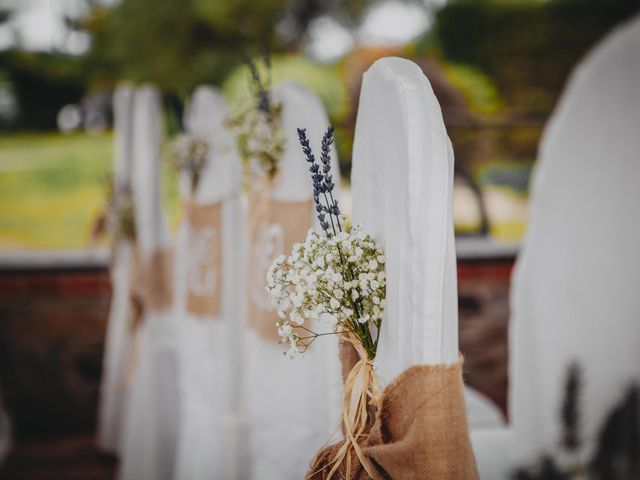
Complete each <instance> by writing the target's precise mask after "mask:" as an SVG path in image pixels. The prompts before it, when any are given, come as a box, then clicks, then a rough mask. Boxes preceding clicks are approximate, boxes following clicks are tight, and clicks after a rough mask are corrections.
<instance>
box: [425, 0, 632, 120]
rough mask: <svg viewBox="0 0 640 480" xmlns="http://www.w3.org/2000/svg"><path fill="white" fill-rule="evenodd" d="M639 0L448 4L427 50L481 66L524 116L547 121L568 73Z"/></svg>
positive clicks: (456, 0) (469, 1) (468, 0)
mask: <svg viewBox="0 0 640 480" xmlns="http://www.w3.org/2000/svg"><path fill="white" fill-rule="evenodd" d="M639 9H640V2H639V1H638V0H607V1H606V2H603V1H601V0H550V1H546V2H542V1H539V0H521V1H515V2H514V1H508V0H451V1H450V2H449V3H448V4H447V5H446V6H445V7H444V8H442V9H441V10H440V11H439V12H438V13H437V16H436V23H435V28H434V30H433V32H432V33H431V35H430V37H429V40H428V41H427V42H426V45H431V46H436V47H438V48H439V49H440V50H441V51H442V53H443V54H444V56H445V57H446V58H447V59H450V60H452V61H455V62H462V63H467V64H470V65H474V66H476V67H478V68H480V69H481V70H482V71H484V72H485V73H487V74H488V75H489V76H490V77H491V78H492V79H493V80H494V81H495V82H496V84H497V86H498V89H499V91H500V93H501V95H502V96H503V99H504V100H506V103H507V104H508V106H510V107H512V109H514V110H515V112H514V113H519V114H520V116H521V117H525V118H529V119H534V120H535V119H537V120H538V121H540V120H544V119H545V118H546V116H547V114H548V113H549V112H550V110H551V108H552V107H553V105H554V104H555V101H556V99H557V96H558V95H559V94H560V92H561V89H562V86H563V84H564V82H565V79H566V78H567V76H568V74H569V72H570V70H571V68H572V67H573V65H575V63H576V62H577V61H578V60H579V59H580V57H582V56H583V55H584V54H585V53H586V52H587V50H588V49H589V48H590V47H591V46H592V45H594V44H595V43H596V42H597V41H598V40H599V39H600V38H601V37H602V36H603V35H604V34H605V33H606V32H607V31H609V30H610V29H611V28H612V27H613V26H614V25H616V24H618V23H620V22H621V21H623V20H625V19H627V18H629V17H631V16H632V15H633V14H634V13H635V12H637V11H638V10H639Z"/></svg>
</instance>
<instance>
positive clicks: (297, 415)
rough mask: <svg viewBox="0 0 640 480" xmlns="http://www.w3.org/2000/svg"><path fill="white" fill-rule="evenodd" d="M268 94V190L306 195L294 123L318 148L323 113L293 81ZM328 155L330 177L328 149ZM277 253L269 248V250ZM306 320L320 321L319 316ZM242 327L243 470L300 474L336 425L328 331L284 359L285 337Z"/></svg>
mask: <svg viewBox="0 0 640 480" xmlns="http://www.w3.org/2000/svg"><path fill="white" fill-rule="evenodd" d="M274 98H275V99H277V100H278V101H280V102H282V105H283V112H282V124H283V128H284V133H285V136H286V148H285V152H284V155H283V157H282V160H281V163H280V167H279V168H280V172H281V173H280V175H281V177H280V179H279V182H278V184H277V186H276V188H275V189H274V191H273V198H275V199H277V200H281V201H302V200H308V199H311V198H312V193H313V189H312V186H311V177H310V176H309V173H308V171H307V164H306V162H305V159H304V156H303V154H302V151H301V149H300V145H299V143H298V136H297V131H296V128H299V127H300V128H302V127H304V128H307V134H308V136H309V138H310V141H311V144H312V146H313V148H314V149H315V150H317V151H318V152H319V150H320V144H321V139H322V135H323V134H324V132H325V131H326V129H327V127H328V126H329V120H328V118H327V114H326V112H325V110H324V107H323V105H322V103H321V102H320V100H319V99H318V98H317V96H316V95H314V94H313V93H311V92H310V91H309V90H307V89H306V88H304V87H302V86H301V85H298V84H295V83H283V84H281V85H279V86H278V87H277V88H276V89H275V91H274ZM318 154H319V153H318ZM332 159H333V161H334V163H333V171H334V172H335V173H334V179H336V180H337V179H338V178H339V175H338V174H337V172H338V166H337V155H336V152H335V150H333V152H332ZM309 215H312V212H309ZM284 253H287V252H275V254H274V258H275V257H277V256H278V255H279V254H284ZM265 282H266V280H265ZM274 328H275V325H274ZM314 328H316V331H321V330H326V329H327V327H326V326H324V325H322V324H320V323H318V324H317V325H316V326H315V327H314ZM246 330H247V333H246V337H247V344H246V348H247V354H246V355H247V357H246V358H247V360H246V361H247V367H246V368H247V394H246V399H247V408H248V420H249V426H250V431H249V435H250V452H251V456H252V472H251V478H253V479H256V480H257V479H259V480H270V479H274V480H276V479H277V480H289V479H291V480H294V479H295V480H298V479H301V478H304V476H305V475H306V473H307V470H308V468H309V463H310V461H311V459H312V458H313V455H314V454H315V453H316V451H317V450H318V449H320V447H322V446H323V445H324V444H325V443H326V442H327V441H329V440H330V439H331V438H332V435H333V434H334V433H336V432H337V431H338V426H339V421H340V417H339V415H340V413H339V412H340V398H341V397H340V392H341V388H342V380H341V375H340V364H339V361H338V350H337V338H335V337H334V336H331V335H329V336H326V337H323V338H321V339H318V340H317V341H316V342H314V344H313V347H312V348H310V349H309V351H308V352H306V353H305V354H304V356H303V357H302V358H298V359H293V360H291V359H287V358H285V357H284V356H283V352H284V351H285V349H286V345H278V344H277V343H275V342H273V341H267V340H265V339H264V338H262V337H261V336H259V335H258V334H257V333H256V332H255V331H253V330H252V329H251V328H247V329H246Z"/></svg>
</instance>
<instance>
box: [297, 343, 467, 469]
mask: <svg viewBox="0 0 640 480" xmlns="http://www.w3.org/2000/svg"><path fill="white" fill-rule="evenodd" d="M341 360H342V362H343V374H344V373H348V371H349V367H346V366H348V365H353V364H354V363H355V362H356V361H357V360H358V357H357V354H356V353H355V351H354V350H353V349H350V348H349V345H345V344H344V343H343V344H342V345H341ZM462 365H463V359H462V357H460V358H459V359H458V361H457V362H456V363H454V364H451V365H416V366H413V367H411V368H409V369H407V370H405V371H404V372H403V373H402V374H400V375H399V376H398V377H397V378H395V379H394V381H393V382H391V383H390V384H389V385H388V386H387V387H386V388H385V389H384V390H383V392H382V393H381V395H380V397H379V398H378V400H377V402H376V403H377V405H376V407H375V409H376V412H375V421H374V423H373V425H372V426H371V429H370V431H369V435H368V437H367V439H366V442H364V444H363V445H362V447H363V448H362V450H363V452H364V454H365V455H366V456H367V458H368V459H369V460H370V464H371V466H372V467H373V475H372V476H370V475H369V474H367V473H366V472H365V470H364V469H363V467H362V466H361V465H360V463H359V462H358V459H357V457H355V456H352V458H351V462H350V463H351V464H350V465H349V468H347V465H343V467H342V468H340V470H339V472H337V474H334V475H333V478H336V479H347V480H369V479H371V478H373V480H383V479H384V480H389V479H391V480H463V479H464V480H477V479H478V471H477V468H476V463H475V458H474V456H473V450H472V447H471V441H470V439H469V428H468V424H467V415H466V408H465V402H464V390H463V381H462ZM340 446H341V443H338V444H334V445H331V446H329V447H326V448H323V449H322V450H320V452H319V453H318V454H317V456H316V457H315V458H314V460H313V462H312V465H311V468H310V470H309V473H308V474H307V479H308V480H325V479H327V478H328V476H329V471H330V470H331V467H332V466H333V464H332V460H333V459H334V458H335V455H336V452H337V451H338V449H339V448H340ZM347 470H350V471H349V472H348V473H347Z"/></svg>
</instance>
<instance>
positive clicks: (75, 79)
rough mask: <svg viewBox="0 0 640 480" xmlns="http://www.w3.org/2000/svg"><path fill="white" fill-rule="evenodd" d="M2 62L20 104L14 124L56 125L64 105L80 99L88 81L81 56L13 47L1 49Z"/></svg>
mask: <svg viewBox="0 0 640 480" xmlns="http://www.w3.org/2000/svg"><path fill="white" fill-rule="evenodd" d="M0 65H1V66H2V67H1V69H2V71H3V73H4V75H5V76H6V78H7V79H8V81H9V82H10V84H11V91H12V93H13V95H15V100H16V103H17V104H18V112H17V113H18V115H17V118H16V119H15V121H13V122H12V125H11V127H12V128H21V129H28V130H53V129H55V128H56V116H57V114H58V111H59V110H60V108H62V107H63V106H64V105H66V104H68V103H73V102H76V101H78V99H79V98H80V97H81V96H82V93H83V92H84V91H85V85H86V84H87V72H86V70H85V69H84V64H83V61H82V59H81V58H79V57H70V56H67V55H59V54H53V53H36V52H22V51H17V50H12V51H6V52H2V53H0Z"/></svg>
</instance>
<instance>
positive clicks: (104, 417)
mask: <svg viewBox="0 0 640 480" xmlns="http://www.w3.org/2000/svg"><path fill="white" fill-rule="evenodd" d="M133 97H134V88H133V86H132V85H131V84H128V83H122V84H120V85H119V86H118V87H117V88H116V90H115V92H114V94H113V130H114V149H113V182H114V188H116V189H118V188H122V187H124V186H128V187H131V181H132V174H133V157H132V145H133V125H132V123H133V115H132V113H133ZM114 240H115V239H114ZM132 248H133V246H132V245H131V243H130V242H128V241H118V242H117V243H116V244H114V245H113V259H112V266H111V285H112V296H111V306H110V311H109V321H108V324H107V333H106V336H105V349H104V357H103V374H102V381H101V389H100V406H99V414H98V445H99V446H100V448H101V449H103V450H105V451H108V452H112V453H118V452H119V450H120V437H121V427H122V421H123V415H124V413H123V411H124V398H125V388H124V387H123V386H124V385H125V383H126V378H125V377H126V373H127V368H128V365H129V363H130V354H131V345H132V342H131V334H130V325H129V322H130V303H129V291H130V288H131V269H132V257H133V250H132Z"/></svg>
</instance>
